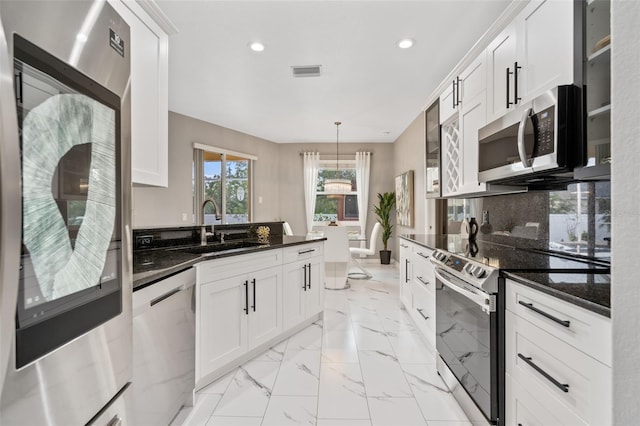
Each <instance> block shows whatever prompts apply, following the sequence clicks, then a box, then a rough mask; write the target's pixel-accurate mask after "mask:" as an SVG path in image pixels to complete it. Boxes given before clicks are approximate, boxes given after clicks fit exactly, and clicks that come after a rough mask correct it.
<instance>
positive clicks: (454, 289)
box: [431, 250, 504, 424]
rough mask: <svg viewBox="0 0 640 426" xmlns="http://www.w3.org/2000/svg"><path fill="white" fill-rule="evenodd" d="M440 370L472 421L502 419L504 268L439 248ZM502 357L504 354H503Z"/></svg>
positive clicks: (435, 262) (434, 260)
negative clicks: (501, 274)
mask: <svg viewBox="0 0 640 426" xmlns="http://www.w3.org/2000/svg"><path fill="white" fill-rule="evenodd" d="M431 262H432V263H433V265H434V267H435V275H436V349H437V350H438V355H439V356H438V358H437V369H438V373H439V374H440V375H441V376H442V378H443V379H444V381H445V382H446V383H447V386H449V389H450V390H451V391H452V393H453V394H454V396H455V397H456V400H458V402H459V403H460V405H461V406H462V408H463V409H464V411H465V412H466V413H467V415H468V416H469V417H470V419H471V420H472V421H482V420H483V419H484V420H486V421H488V422H489V423H491V424H497V423H498V420H499V418H501V417H502V418H503V416H501V415H500V410H501V409H502V407H501V404H500V400H501V398H499V392H500V389H504V367H503V365H504V364H503V363H504V359H503V358H504V355H503V354H504V352H503V351H502V350H500V347H501V346H502V345H500V344H499V334H500V327H499V324H500V321H501V317H502V313H501V311H502V309H498V306H497V305H498V297H497V296H498V278H499V270H498V269H497V268H494V267H491V266H488V265H486V264H484V263H482V262H479V261H476V260H472V259H467V258H465V257H464V256H457V255H455V254H451V253H448V252H445V251H442V250H436V251H435V252H434V253H433V255H432V256H431ZM501 357H502V359H501Z"/></svg>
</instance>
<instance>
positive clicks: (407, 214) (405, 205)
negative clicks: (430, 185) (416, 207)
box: [396, 170, 413, 228]
mask: <svg viewBox="0 0 640 426" xmlns="http://www.w3.org/2000/svg"><path fill="white" fill-rule="evenodd" d="M396 224H397V225H400V226H405V227H407V228H412V227H413V170H409V171H408V172H406V173H403V174H401V175H400V176H396Z"/></svg>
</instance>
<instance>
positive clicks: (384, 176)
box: [279, 143, 394, 250]
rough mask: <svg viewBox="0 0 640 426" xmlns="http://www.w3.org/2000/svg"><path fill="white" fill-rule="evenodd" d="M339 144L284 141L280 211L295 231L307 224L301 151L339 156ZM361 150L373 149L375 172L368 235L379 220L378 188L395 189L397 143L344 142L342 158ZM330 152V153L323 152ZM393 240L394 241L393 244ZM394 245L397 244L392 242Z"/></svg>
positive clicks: (371, 183) (341, 147) (341, 149)
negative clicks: (377, 218) (395, 150)
mask: <svg viewBox="0 0 640 426" xmlns="http://www.w3.org/2000/svg"><path fill="white" fill-rule="evenodd" d="M334 147H335V145H332V144H313V143H304V144H303V143H294V144H280V145H279V152H280V164H281V167H280V215H281V217H282V220H286V221H287V222H289V224H290V225H291V227H292V229H293V232H294V233H295V234H299V233H305V232H307V231H306V228H307V225H306V220H305V213H304V186H303V172H302V157H301V156H300V153H301V152H305V151H317V152H320V154H321V156H322V158H325V157H326V158H333V159H335V153H333V154H332V152H333V149H334ZM357 151H369V152H372V153H373V155H372V156H371V175H370V178H369V211H368V214H367V235H368V234H370V233H371V229H372V228H373V225H374V224H375V222H376V216H375V214H374V213H373V207H371V205H372V204H374V203H376V202H377V200H378V196H377V194H378V192H390V191H393V185H394V183H393V177H394V174H393V173H394V172H393V153H394V149H393V144H390V143H386V144H385V143H341V144H340V153H341V154H340V158H343V159H344V158H345V157H344V156H343V155H342V153H344V154H355V153H356V152H357ZM323 154H327V155H323ZM391 243H392V242H391V241H390V242H389V244H391ZM377 245H378V249H377V250H380V249H381V247H382V241H381V240H380V239H378V241H377ZM390 247H393V245H390Z"/></svg>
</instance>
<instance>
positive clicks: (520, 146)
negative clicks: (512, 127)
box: [518, 107, 533, 167]
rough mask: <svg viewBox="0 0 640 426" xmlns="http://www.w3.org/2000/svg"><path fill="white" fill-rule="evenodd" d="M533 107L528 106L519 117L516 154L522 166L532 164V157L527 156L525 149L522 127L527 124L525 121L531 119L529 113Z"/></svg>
mask: <svg viewBox="0 0 640 426" xmlns="http://www.w3.org/2000/svg"><path fill="white" fill-rule="evenodd" d="M532 112H533V108H531V107H529V108H527V109H525V110H524V112H523V113H522V118H521V119H520V125H519V126H518V156H519V157H520V161H521V162H522V165H523V166H524V167H531V165H532V164H533V158H527V149H526V147H525V145H524V129H525V127H526V126H527V121H529V120H531V113H532Z"/></svg>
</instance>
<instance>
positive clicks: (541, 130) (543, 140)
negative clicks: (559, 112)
mask: <svg viewBox="0 0 640 426" xmlns="http://www.w3.org/2000/svg"><path fill="white" fill-rule="evenodd" d="M534 117H535V118H534V123H535V128H536V132H535V140H536V149H535V151H536V152H535V154H534V156H535V157H539V156H542V155H546V154H552V153H553V151H554V129H555V107H553V106H552V107H549V108H547V109H545V110H543V111H540V112H538V113H537V114H535V116H534Z"/></svg>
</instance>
